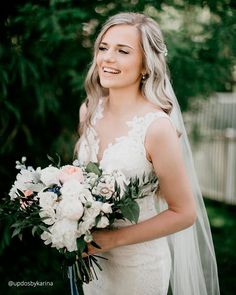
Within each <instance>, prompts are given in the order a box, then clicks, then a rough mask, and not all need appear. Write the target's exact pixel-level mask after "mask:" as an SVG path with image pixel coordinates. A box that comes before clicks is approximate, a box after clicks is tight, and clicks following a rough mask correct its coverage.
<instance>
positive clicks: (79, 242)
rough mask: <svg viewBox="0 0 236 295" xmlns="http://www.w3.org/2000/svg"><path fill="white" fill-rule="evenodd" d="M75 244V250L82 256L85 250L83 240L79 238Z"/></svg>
mask: <svg viewBox="0 0 236 295" xmlns="http://www.w3.org/2000/svg"><path fill="white" fill-rule="evenodd" d="M76 243H77V249H78V252H79V253H80V254H82V253H83V252H84V250H85V248H86V245H87V244H86V242H85V240H84V238H82V237H80V238H78V239H77V240H76Z"/></svg>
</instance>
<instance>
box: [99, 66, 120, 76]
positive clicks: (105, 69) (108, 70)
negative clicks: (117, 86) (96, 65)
mask: <svg viewBox="0 0 236 295" xmlns="http://www.w3.org/2000/svg"><path fill="white" fill-rule="evenodd" d="M102 70H103V72H104V73H109V74H116V75H117V74H119V73H120V72H121V71H120V70H117V69H113V68H109V67H103V68H102Z"/></svg>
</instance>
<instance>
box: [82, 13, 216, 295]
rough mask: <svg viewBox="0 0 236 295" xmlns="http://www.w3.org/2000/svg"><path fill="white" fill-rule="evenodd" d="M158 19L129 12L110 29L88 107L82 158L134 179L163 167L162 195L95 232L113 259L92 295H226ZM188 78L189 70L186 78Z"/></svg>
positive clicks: (99, 44) (100, 44)
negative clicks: (132, 216) (131, 216)
mask: <svg viewBox="0 0 236 295" xmlns="http://www.w3.org/2000/svg"><path fill="white" fill-rule="evenodd" d="M166 54H167V49H166V46H165V43H164V41H163V36H162V33H161V31H160V28H159V26H158V24H157V23H156V22H155V21H154V20H152V19H151V18H149V17H147V16H145V15H143V14H138V13H120V14H117V15H115V16H113V17H111V18H110V19H109V20H108V21H107V22H106V24H105V25H104V26H103V28H102V30H101V32H100V34H99V35H98V37H97V40H96V42H95V47H94V59H93V62H92V65H91V67H90V69H89V72H88V75H87V79H86V91H87V99H86V102H85V103H83V104H82V106H81V108H80V131H81V137H80V139H79V141H78V144H77V145H76V152H77V155H78V159H79V161H80V162H81V163H82V164H84V163H87V162H89V161H94V162H99V164H100V166H101V167H102V168H103V169H104V170H107V171H109V170H112V169H120V170H122V172H123V173H124V174H125V175H126V176H127V177H134V176H138V177H140V180H141V177H142V175H143V173H150V172H155V174H156V176H157V178H158V187H157V190H156V192H154V193H153V192H151V190H150V192H149V194H148V196H146V197H145V198H143V199H140V200H138V203H139V206H140V216H139V221H138V223H137V224H131V223H129V222H128V221H117V222H116V224H115V228H114V229H112V230H99V231H96V232H94V233H93V238H94V241H95V242H96V243H97V244H98V245H99V246H100V247H101V249H98V248H94V247H93V246H92V245H91V244H88V249H89V254H97V253H99V255H102V256H104V257H105V258H107V260H104V259H101V260H100V261H99V263H100V265H101V266H102V269H103V270H102V271H101V272H100V271H98V272H97V274H98V280H93V281H92V282H90V283H89V284H88V285H85V286H84V293H85V294H86V295H96V294H99V295H116V294H117V295H118V294H122V295H166V294H167V292H168V289H169V290H171V291H169V292H172V294H174V295H205V294H208V295H217V294H219V286H218V279H217V267H216V260H215V254H214V248H213V244H212V239H211V233H210V228H209V223H208V218H207V215H206V211H205V207H204V203H203V200H202V195H201V192H200V190H199V185H198V182H197V180H196V175H195V172H194V168H193V164H192V156H191V151H190V148H189V144H188V139H187V135H186V131H185V128H184V125H183V121H182V116H181V112H180V109H179V106H178V102H177V100H176V97H175V94H174V92H173V89H172V86H171V84H170V81H169V78H168V75H167V65H166V61H165V56H166ZM183 78H184V77H183Z"/></svg>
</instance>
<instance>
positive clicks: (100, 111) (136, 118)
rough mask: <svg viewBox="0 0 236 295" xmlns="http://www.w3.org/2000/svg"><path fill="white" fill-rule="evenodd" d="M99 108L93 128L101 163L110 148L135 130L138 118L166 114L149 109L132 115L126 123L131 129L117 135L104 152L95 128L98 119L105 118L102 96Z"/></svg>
mask: <svg viewBox="0 0 236 295" xmlns="http://www.w3.org/2000/svg"><path fill="white" fill-rule="evenodd" d="M97 107H98V108H100V109H96V111H95V112H96V114H95V118H94V120H93V130H94V133H95V141H96V145H97V150H96V160H97V163H99V164H100V163H101V162H102V160H103V159H104V156H105V154H106V153H107V152H108V150H109V149H110V148H112V147H114V146H116V145H117V144H118V143H119V142H120V141H121V140H124V139H127V138H128V137H129V135H130V132H131V131H132V130H133V128H134V122H135V121H138V120H145V118H146V117H147V116H148V115H152V114H153V115H154V114H157V113H162V114H166V113H165V112H164V111H160V110H158V111H149V112H146V113H145V114H143V115H134V116H132V117H131V118H130V119H128V120H126V121H125V122H124V123H125V124H127V125H128V127H129V129H128V132H127V134H125V135H122V136H119V137H115V138H114V139H113V140H112V141H111V142H109V143H108V144H107V145H106V147H105V148H104V150H103V152H102V153H100V138H99V135H98V132H97V130H96V128H95V125H96V122H97V121H98V120H101V119H102V118H103V111H104V98H100V100H99V105H98V106H97ZM99 154H100V155H101V158H100V159H98V155H99Z"/></svg>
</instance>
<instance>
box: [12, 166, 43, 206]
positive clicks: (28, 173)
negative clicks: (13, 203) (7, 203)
mask: <svg viewBox="0 0 236 295" xmlns="http://www.w3.org/2000/svg"><path fill="white" fill-rule="evenodd" d="M43 188H44V185H43V184H42V183H41V182H40V168H37V169H36V170H34V169H33V168H31V167H28V168H27V169H22V170H20V172H19V173H18V174H17V175H16V180H15V182H14V184H13V185H12V187H11V190H10V192H9V196H10V197H11V200H13V199H15V198H16V197H17V196H18V195H17V189H18V190H20V191H22V192H24V191H27V190H31V191H33V192H39V191H41V190H42V189H43Z"/></svg>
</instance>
